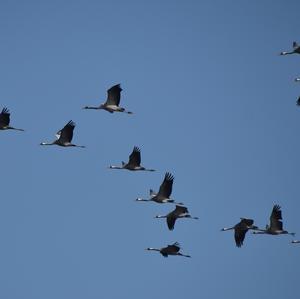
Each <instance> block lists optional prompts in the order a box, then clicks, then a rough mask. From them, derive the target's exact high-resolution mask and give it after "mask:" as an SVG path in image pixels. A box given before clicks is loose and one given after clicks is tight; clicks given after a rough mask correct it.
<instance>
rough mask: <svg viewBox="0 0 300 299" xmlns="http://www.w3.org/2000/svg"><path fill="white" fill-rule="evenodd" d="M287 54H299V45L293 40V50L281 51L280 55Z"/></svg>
mask: <svg viewBox="0 0 300 299" xmlns="http://www.w3.org/2000/svg"><path fill="white" fill-rule="evenodd" d="M288 54H300V45H299V44H298V43H297V42H295V41H294V42H293V50H292V51H290V52H287V51H283V52H281V53H280V55H288Z"/></svg>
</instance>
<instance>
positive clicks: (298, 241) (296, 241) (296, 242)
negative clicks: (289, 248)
mask: <svg viewBox="0 0 300 299" xmlns="http://www.w3.org/2000/svg"><path fill="white" fill-rule="evenodd" d="M291 243H293V244H299V243H300V240H293V241H291Z"/></svg>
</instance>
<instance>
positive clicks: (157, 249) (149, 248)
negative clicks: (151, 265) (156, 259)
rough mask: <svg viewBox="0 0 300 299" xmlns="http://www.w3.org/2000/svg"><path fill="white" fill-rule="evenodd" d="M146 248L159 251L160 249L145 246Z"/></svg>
mask: <svg viewBox="0 0 300 299" xmlns="http://www.w3.org/2000/svg"><path fill="white" fill-rule="evenodd" d="M147 250H151V251H160V249H157V248H152V247H149V248H147Z"/></svg>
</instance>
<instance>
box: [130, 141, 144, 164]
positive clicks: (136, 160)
mask: <svg viewBox="0 0 300 299" xmlns="http://www.w3.org/2000/svg"><path fill="white" fill-rule="evenodd" d="M128 164H130V165H133V166H140V165H141V151H140V149H139V148H138V147H137V146H135V147H134V148H133V151H132V153H131V154H130V156H129V161H128Z"/></svg>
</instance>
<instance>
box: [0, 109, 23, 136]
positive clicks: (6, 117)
mask: <svg viewBox="0 0 300 299" xmlns="http://www.w3.org/2000/svg"><path fill="white" fill-rule="evenodd" d="M9 123H10V113H9V110H8V109H7V108H6V107H4V108H3V109H2V111H1V113H0V130H16V131H24V130H23V129H17V128H14V127H11V126H10V125H9Z"/></svg>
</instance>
